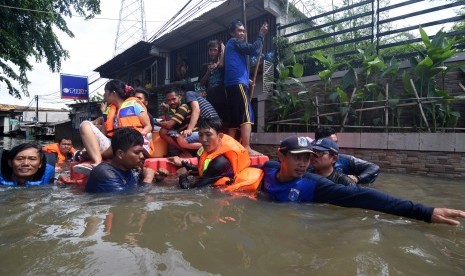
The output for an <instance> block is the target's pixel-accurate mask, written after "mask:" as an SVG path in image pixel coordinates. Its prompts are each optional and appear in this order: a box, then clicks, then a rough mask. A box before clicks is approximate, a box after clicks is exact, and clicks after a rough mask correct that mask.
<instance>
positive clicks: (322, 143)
mask: <svg viewBox="0 0 465 276" xmlns="http://www.w3.org/2000/svg"><path fill="white" fill-rule="evenodd" d="M313 149H315V150H320V151H329V152H331V153H332V154H338V153H339V147H338V145H337V144H336V142H334V141H333V140H331V139H329V138H322V139H318V140H317V141H315V142H314V143H313Z"/></svg>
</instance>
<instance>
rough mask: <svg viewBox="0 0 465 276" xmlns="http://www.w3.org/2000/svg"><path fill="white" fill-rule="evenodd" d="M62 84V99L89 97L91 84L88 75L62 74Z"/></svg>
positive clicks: (84, 98) (85, 98)
mask: <svg viewBox="0 0 465 276" xmlns="http://www.w3.org/2000/svg"><path fill="white" fill-rule="evenodd" d="M60 84H61V85H60V87H61V98H62V99H75V100H88V99H89V84H88V80H87V76H75V75H66V74H60Z"/></svg>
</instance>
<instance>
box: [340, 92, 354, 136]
mask: <svg viewBox="0 0 465 276" xmlns="http://www.w3.org/2000/svg"><path fill="white" fill-rule="evenodd" d="M356 91H357V88H354V90H353V91H352V95H351V96H350V100H349V105H348V106H347V111H346V113H345V114H344V120H342V125H341V131H340V132H343V131H344V125H345V124H346V121H347V117H348V116H349V110H350V107H351V106H352V101H353V99H354V96H355V92H356Z"/></svg>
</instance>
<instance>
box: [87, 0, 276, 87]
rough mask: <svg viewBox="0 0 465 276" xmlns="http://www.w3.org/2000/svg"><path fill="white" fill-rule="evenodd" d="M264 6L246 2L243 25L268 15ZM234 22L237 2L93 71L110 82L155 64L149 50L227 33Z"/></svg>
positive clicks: (176, 46)
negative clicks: (147, 63) (119, 74)
mask: <svg viewBox="0 0 465 276" xmlns="http://www.w3.org/2000/svg"><path fill="white" fill-rule="evenodd" d="M265 2H268V1H267V0H249V1H247V2H246V13H247V14H246V15H247V21H249V20H253V19H255V18H258V17H260V16H263V15H265V14H269V13H270V12H269V11H267V10H266V9H265ZM236 18H240V19H241V18H242V4H241V1H226V2H225V3H223V4H221V5H220V6H218V7H216V8H214V9H212V10H210V11H208V12H206V13H204V14H202V15H201V16H199V17H197V18H196V19H194V20H192V21H190V22H188V23H186V24H184V25H182V26H180V27H179V28H177V29H175V30H173V31H171V32H169V33H167V34H165V35H163V36H162V37H160V38H157V39H155V40H154V41H151V42H150V43H149V42H144V41H141V42H139V43H137V44H135V45H134V46H132V47H131V48H129V49H127V50H126V51H124V52H122V53H121V54H119V55H117V56H116V57H114V58H113V59H111V60H109V61H107V62H106V63H104V64H103V65H101V66H99V67H98V68H96V69H95V70H94V71H96V72H99V73H100V76H101V77H104V78H105V77H106V78H111V76H112V75H115V73H116V72H118V71H125V70H127V67H128V66H129V65H134V64H137V63H139V62H142V61H144V60H145V59H150V58H152V59H153V60H155V59H156V57H155V56H153V55H150V54H149V52H150V50H151V48H152V46H155V47H156V48H159V49H160V52H169V51H172V50H175V49H179V48H182V47H185V46H187V45H190V44H192V43H194V42H196V41H199V40H201V39H203V38H206V37H209V36H211V35H213V34H216V33H219V32H223V31H225V30H227V28H228V25H229V23H230V22H231V21H232V20H233V19H236Z"/></svg>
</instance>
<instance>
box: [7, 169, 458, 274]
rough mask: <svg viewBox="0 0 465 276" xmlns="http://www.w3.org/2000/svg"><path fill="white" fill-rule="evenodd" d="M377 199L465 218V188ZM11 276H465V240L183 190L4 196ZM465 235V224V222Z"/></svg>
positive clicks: (368, 214) (436, 182)
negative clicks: (458, 212)
mask: <svg viewBox="0 0 465 276" xmlns="http://www.w3.org/2000/svg"><path fill="white" fill-rule="evenodd" d="M374 187H375V188H376V189H379V190H382V191H386V192H389V193H391V194H394V195H396V196H401V197H405V198H409V199H412V200H414V201H421V202H423V203H425V204H428V205H433V206H448V207H453V208H460V209H465V203H464V202H463V199H462V195H463V194H464V192H465V186H464V185H461V184H460V183H457V182H450V181H449V180H442V179H434V178H424V177H415V176H406V175H394V174H381V176H380V178H379V179H378V180H377V182H376V184H375V186H374ZM0 206H2V208H0V218H1V220H0V245H1V246H0V260H2V261H1V264H2V265H1V266H0V274H1V275H56V274H64V275H220V274H221V275H311V274H317V275H391V274H392V275H465V230H464V227H463V226H459V227H450V226H445V225H433V224H428V223H425V222H419V221H414V220H408V219H402V218H399V217H396V216H392V215H387V214H380V213H378V212H374V211H365V210H361V209H347V208H339V207H335V206H331V205H321V204H278V203H272V202H266V201H261V200H256V199H251V198H248V197H239V196H230V195H225V194H221V193H219V192H217V191H215V190H213V189H204V190H201V191H198V190H188V191H186V190H179V189H178V188H177V187H176V185H175V181H173V180H168V181H167V182H166V183H163V184H162V185H158V186H157V187H153V188H152V189H150V190H147V191H144V192H140V193H137V194H126V195H113V196H108V195H107V196H101V195H100V196H99V195H89V194H84V193H82V189H81V188H80V187H76V186H67V187H57V186H54V185H49V186H46V187H32V188H5V187H0ZM462 223H463V224H464V225H465V221H462Z"/></svg>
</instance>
